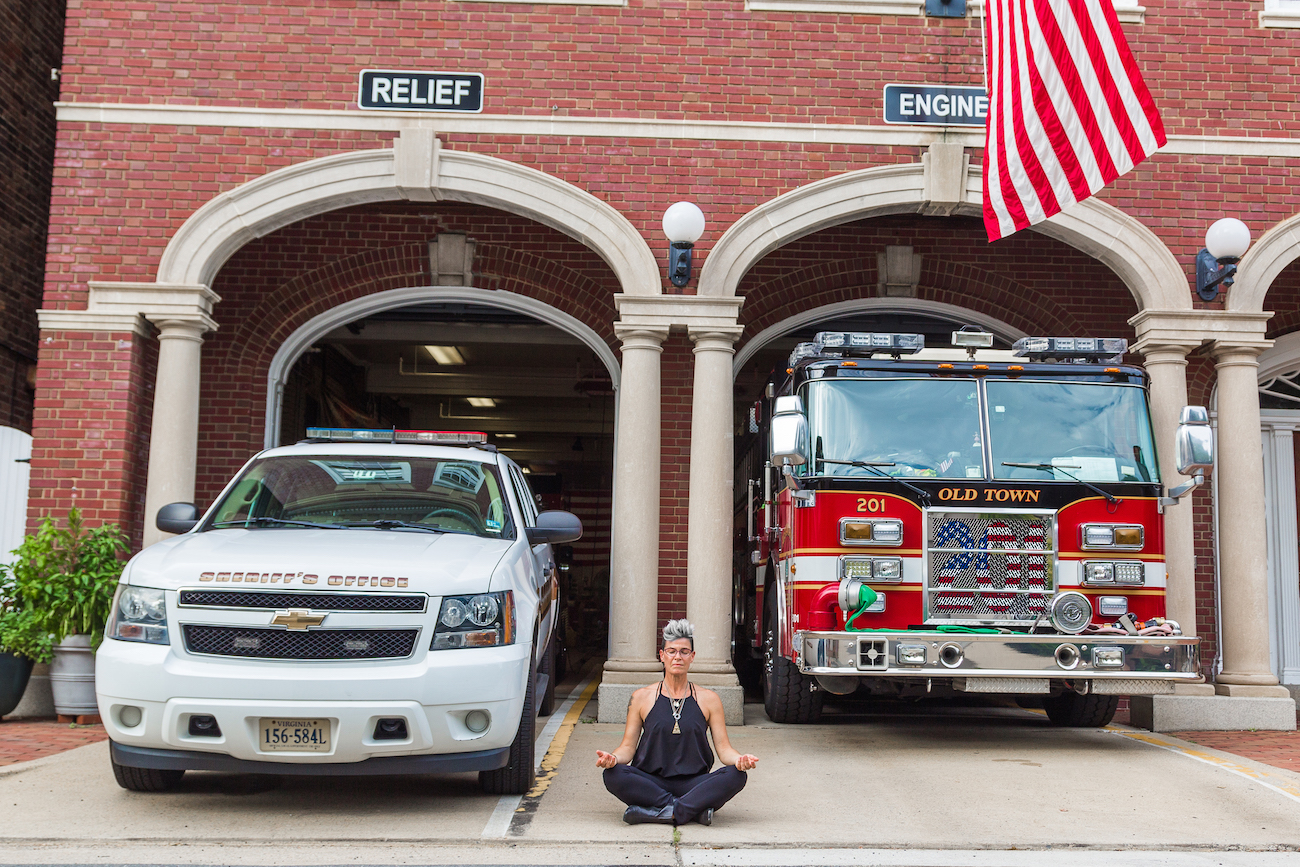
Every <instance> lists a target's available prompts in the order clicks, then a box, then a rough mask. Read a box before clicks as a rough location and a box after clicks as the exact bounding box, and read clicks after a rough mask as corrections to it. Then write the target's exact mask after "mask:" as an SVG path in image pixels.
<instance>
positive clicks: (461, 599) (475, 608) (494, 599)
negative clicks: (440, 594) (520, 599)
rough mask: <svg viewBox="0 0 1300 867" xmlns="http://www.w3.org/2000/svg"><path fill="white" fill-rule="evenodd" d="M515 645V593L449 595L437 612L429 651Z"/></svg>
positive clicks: (509, 591) (507, 591)
mask: <svg viewBox="0 0 1300 867" xmlns="http://www.w3.org/2000/svg"><path fill="white" fill-rule="evenodd" d="M514 642H515V594H514V591H512V590H506V591H505V592H503V593H479V594H477V595H475V596H447V597H444V598H443V600H442V610H441V611H439V612H438V625H437V626H436V627H434V630H433V644H431V645H430V646H429V649H430V650H454V649H456V648H461V647H498V646H500V645H503V644H514Z"/></svg>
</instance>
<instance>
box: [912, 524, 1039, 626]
mask: <svg viewBox="0 0 1300 867" xmlns="http://www.w3.org/2000/svg"><path fill="white" fill-rule="evenodd" d="M926 521H927V527H926V567H927V568H926V588H925V603H926V618H927V619H926V622H927V623H957V624H984V625H1002V626H1015V625H1021V626H1023V625H1026V623H1032V622H1033V621H1034V620H1036V619H1037V618H1038V617H1039V616H1040V615H1045V612H1046V611H1047V605H1048V603H1049V602H1050V601H1051V598H1052V594H1053V592H1054V590H1055V576H1054V574H1053V562H1054V560H1055V553H1056V540H1055V534H1054V533H1053V531H1052V527H1053V523H1052V522H1053V514H1052V513H1050V512H1049V513H1025V512H1009V513H988V512H953V511H944V510H941V509H939V510H933V511H929V512H927V513H926Z"/></svg>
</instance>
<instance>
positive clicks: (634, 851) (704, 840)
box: [0, 685, 1300, 867]
mask: <svg viewBox="0 0 1300 867" xmlns="http://www.w3.org/2000/svg"><path fill="white" fill-rule="evenodd" d="M580 686H581V685H580ZM589 693H590V690H584V689H577V690H575V695H574V696H572V697H571V698H570V700H569V701H568V702H566V703H565V705H563V706H562V707H561V708H560V710H559V711H557V713H556V714H555V715H554V716H552V717H551V718H550V719H549V720H547V721H546V722H547V725H546V728H545V729H544V730H543V731H542V732H541V735H540V737H539V750H538V757H539V761H543V778H542V779H543V783H542V785H540V786H539V789H538V790H535V791H534V792H533V793H532V794H531V795H530V796H529V797H526V798H523V799H520V798H499V797H495V796H489V795H484V794H482V793H481V792H480V791H479V789H478V785H477V780H476V777H475V775H473V774H460V775H447V776H441V777H434V776H424V777H390V778H355V777H351V778H337V779H326V778H316V777H240V776H234V775H227V774H216V773H193V772H191V773H189V774H187V775H186V776H185V779H184V780H183V781H182V783H181V785H180V786H179V787H178V789H176V790H175V791H173V792H168V793H164V794H141V793H133V792H127V791H125V790H123V789H120V788H119V787H118V786H117V784H116V783H115V782H114V780H113V776H112V772H111V769H110V767H109V761H108V748H107V744H106V743H97V744H92V745H89V746H84V747H80V748H77V749H74V750H71V751H68V752H65V753H62V754H59V755H56V756H50V757H47V758H43V759H38V760H36V761H33V762H27V763H22V764H17V765H10V766H8V767H4V768H0V864H18V863H33V864H35V863H41V864H95V863H107V864H163V863H176V864H250V865H252V864H265V865H281V864H284V865H298V864H304V865H305V864H310V865H313V867H318V865H328V864H356V863H366V864H458V865H466V864H502V865H506V864H511V865H513V864H629V865H631V864H646V865H659V864H664V865H674V867H679V865H680V867H782V865H786V864H790V865H793V864H799V865H814V864H825V865H827V867H838V865H841V864H843V865H864V864H880V865H891V867H892V865H900V867H903V865H905V867H931V865H933V867H947V865H957V864H961V865H971V867H980V865H986V864H997V865H1004V864H1005V865H1007V867H1019V865H1021V864H1025V865H1028V864H1034V865H1060V867H1074V865H1076V864H1094V863H1105V864H1107V865H1119V867H1126V865H1128V864H1143V865H1157V867H1161V865H1169V867H1183V865H1188V867H1199V865H1210V864H1222V865H1237V864H1259V865H1265V867H1267V865H1273V864H1278V865H1281V864H1286V865H1295V867H1300V774H1296V773H1293V772H1290V771H1286V770H1282V769H1278V768H1275V767H1270V766H1268V765H1263V764H1259V763H1256V762H1253V761H1251V760H1249V759H1244V758H1241V757H1239V756H1232V755H1229V754H1226V753H1217V752H1215V751H1214V750H1211V749H1208V748H1205V747H1200V746H1197V745H1194V744H1190V743H1187V742H1183V741H1179V740H1177V739H1174V738H1170V737H1166V736H1162V735H1153V734H1151V733H1149V732H1143V731H1140V730H1136V729H1129V728H1127V727H1123V726H1111V727H1109V728H1107V729H1059V728H1055V727H1053V726H1051V725H1050V724H1049V723H1048V722H1047V720H1046V719H1045V718H1044V717H1043V715H1042V714H1041V713H1036V712H1033V711H1029V710H1023V709H1020V708H1018V707H1014V706H1005V705H994V704H990V703H985V704H978V703H972V704H970V705H968V706H954V705H945V704H942V703H939V702H933V703H929V704H919V705H904V704H898V703H891V702H883V701H882V702H857V703H851V704H847V705H845V706H843V707H841V708H839V709H838V710H837V711H836V712H833V713H828V714H827V716H826V717H825V721H824V722H823V723H822V724H819V725H815V726H784V725H777V724H774V723H772V722H770V721H769V720H767V718H766V717H765V715H764V714H763V711H762V706H761V705H758V704H750V705H747V706H746V722H747V724H746V725H745V726H743V727H737V728H733V729H732V730H731V738H732V742H733V744H734V745H735V746H736V747H737V749H740V750H741V751H743V752H750V753H754V754H756V755H758V756H759V757H760V764H759V766H758V768H757V769H756V770H755V771H752V772H751V773H750V774H749V783H748V785H747V787H746V789H745V790H744V791H743V792H742V793H741V794H740V795H739V796H738V797H737V798H736V799H735V800H734V801H733V802H732V803H731V804H728V805H727V807H726V808H724V809H723V810H720V811H719V812H718V814H717V816H716V817H715V820H714V823H713V825H712V826H709V827H705V826H700V825H694V824H692V825H687V826H684V827H682V828H679V829H676V830H674V829H673V828H671V827H666V826H660V825H639V826H629V825H625V824H624V823H623V822H622V821H621V814H622V806H621V805H620V804H619V803H618V802H617V801H615V799H614V798H613V797H612V796H611V795H609V794H608V793H607V792H606V791H605V789H604V786H603V784H602V782H601V776H600V772H599V770H598V769H596V768H595V766H594V756H595V750H596V749H597V748H602V749H611V748H612V747H613V746H614V745H616V744H617V742H618V740H619V737H620V734H621V726H617V725H607V724H599V723H596V722H594V721H593V720H594V717H595V708H594V706H593V705H592V704H591V703H587V704H585V705H581V706H579V703H580V695H582V694H589Z"/></svg>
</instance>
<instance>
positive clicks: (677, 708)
mask: <svg viewBox="0 0 1300 867" xmlns="http://www.w3.org/2000/svg"><path fill="white" fill-rule="evenodd" d="M668 703H669V704H671V705H672V706H673V732H672V733H673V734H675V735H679V734H681V733H682V729H681V726H680V725H678V723H680V722H681V720H682V705H684V704H686V696H682V697H681V698H673V697H672V696H669V697H668Z"/></svg>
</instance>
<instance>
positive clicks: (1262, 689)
mask: <svg viewBox="0 0 1300 867" xmlns="http://www.w3.org/2000/svg"><path fill="white" fill-rule="evenodd" d="M1214 694H1215V695H1227V696H1231V697H1233V698H1291V691H1290V690H1289V689H1287V688H1286V687H1285V686H1282V685H1281V684H1272V685H1268V686H1263V685H1256V684H1251V683H1216V684H1215V685H1214Z"/></svg>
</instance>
